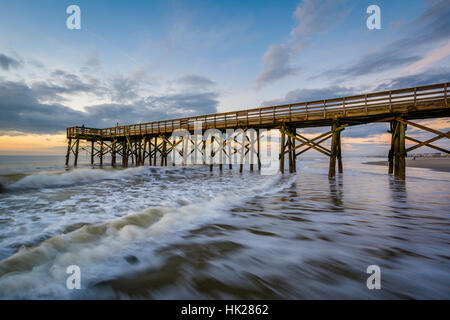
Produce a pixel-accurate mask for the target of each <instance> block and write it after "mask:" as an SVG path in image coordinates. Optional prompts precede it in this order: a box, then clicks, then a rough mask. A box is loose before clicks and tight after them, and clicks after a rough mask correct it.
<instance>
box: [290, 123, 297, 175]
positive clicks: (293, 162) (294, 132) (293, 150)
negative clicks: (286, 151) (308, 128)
mask: <svg viewBox="0 0 450 320" xmlns="http://www.w3.org/2000/svg"><path fill="white" fill-rule="evenodd" d="M291 134H292V136H293V137H292V145H291V152H292V172H293V173H295V172H297V163H296V160H297V154H296V153H295V141H296V139H295V138H294V137H296V134H297V128H295V127H293V128H292V132H291Z"/></svg>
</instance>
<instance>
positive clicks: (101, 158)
mask: <svg viewBox="0 0 450 320" xmlns="http://www.w3.org/2000/svg"><path fill="white" fill-rule="evenodd" d="M99 156H100V166H103V139H101V140H100V153H99Z"/></svg>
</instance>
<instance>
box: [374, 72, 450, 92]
mask: <svg viewBox="0 0 450 320" xmlns="http://www.w3.org/2000/svg"><path fill="white" fill-rule="evenodd" d="M448 79H450V69H444V70H429V71H427V72H423V73H420V74H415V75H408V76H402V77H398V78H394V79H390V80H386V81H384V82H382V83H381V84H380V85H378V86H377V87H376V89H375V90H374V91H386V90H395V89H402V88H411V87H418V86H423V85H428V84H434V83H444V82H448Z"/></svg>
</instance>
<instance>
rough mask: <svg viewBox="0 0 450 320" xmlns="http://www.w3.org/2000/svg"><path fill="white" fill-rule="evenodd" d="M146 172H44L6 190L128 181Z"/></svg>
mask: <svg viewBox="0 0 450 320" xmlns="http://www.w3.org/2000/svg"><path fill="white" fill-rule="evenodd" d="M146 170H147V168H146V167H137V168H129V169H124V170H101V169H95V170H93V169H74V170H71V171H69V172H64V173H50V172H42V173H38V174H32V175H29V176H26V177H24V178H22V179H20V180H18V181H16V182H14V183H12V184H10V185H7V186H6V188H7V189H11V190H15V189H32V188H48V187H59V186H71V185H77V184H83V183H91V182H95V181H100V180H115V179H126V178H130V177H134V176H139V175H142V174H143V173H145V172H146Z"/></svg>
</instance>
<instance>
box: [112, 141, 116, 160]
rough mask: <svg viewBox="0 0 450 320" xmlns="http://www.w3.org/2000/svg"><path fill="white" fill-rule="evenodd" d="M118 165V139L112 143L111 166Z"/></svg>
mask: <svg viewBox="0 0 450 320" xmlns="http://www.w3.org/2000/svg"><path fill="white" fill-rule="evenodd" d="M115 165H116V140H114V141H113V142H112V143H111V166H113V167H114V166H115Z"/></svg>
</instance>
